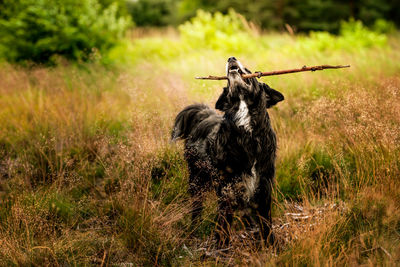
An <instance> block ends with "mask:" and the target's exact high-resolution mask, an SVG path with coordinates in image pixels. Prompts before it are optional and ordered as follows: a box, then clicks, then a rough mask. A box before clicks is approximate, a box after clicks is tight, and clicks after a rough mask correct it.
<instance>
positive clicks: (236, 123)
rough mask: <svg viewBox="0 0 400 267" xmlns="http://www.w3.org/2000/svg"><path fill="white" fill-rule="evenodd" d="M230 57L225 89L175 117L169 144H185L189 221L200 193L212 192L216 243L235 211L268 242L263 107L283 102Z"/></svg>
mask: <svg viewBox="0 0 400 267" xmlns="http://www.w3.org/2000/svg"><path fill="white" fill-rule="evenodd" d="M249 73H251V72H250V71H249V70H248V69H246V68H244V67H243V66H242V65H241V64H240V62H239V61H238V60H236V58H234V57H231V58H229V59H228V63H227V76H228V86H227V87H225V88H224V91H223V93H222V94H221V96H220V97H219V99H218V101H217V103H216V105H215V107H216V109H219V110H221V111H223V112H224V114H223V115H219V114H217V113H216V112H215V111H214V110H213V109H210V108H209V107H208V106H206V105H202V104H194V105H190V106H188V107H186V108H185V109H184V110H182V111H181V112H180V113H179V114H178V115H177V117H176V119H175V125H174V128H173V131H172V140H173V141H175V140H177V139H179V138H181V139H184V140H185V158H186V160H187V162H188V166H189V172H190V177H189V192H190V194H191V195H192V196H193V209H192V220H193V221H196V220H197V219H198V217H199V215H200V214H201V211H202V193H203V192H204V191H206V190H208V189H211V188H214V189H215V191H216V193H217V196H218V214H219V218H218V224H219V227H220V230H221V231H218V234H217V238H218V239H219V241H220V242H222V243H225V242H226V241H228V242H229V225H230V224H231V222H232V219H233V213H234V211H235V210H241V211H245V213H246V214H245V216H243V219H244V221H246V222H248V223H251V222H252V218H257V221H258V223H259V225H260V231H261V235H262V237H263V238H264V239H265V240H267V239H268V240H269V241H270V242H273V237H272V233H271V191H272V185H273V179H274V175H275V154H276V147H277V146H276V136H275V133H274V131H273V129H272V127H271V124H270V119H269V116H268V112H267V108H269V107H271V106H273V105H275V104H276V103H278V102H280V101H282V100H283V99H284V97H283V95H282V94H281V93H279V92H278V91H275V90H274V89H272V88H270V87H269V86H268V85H266V84H265V83H259V82H258V81H257V79H256V78H249V79H243V78H242V76H241V75H242V74H249Z"/></svg>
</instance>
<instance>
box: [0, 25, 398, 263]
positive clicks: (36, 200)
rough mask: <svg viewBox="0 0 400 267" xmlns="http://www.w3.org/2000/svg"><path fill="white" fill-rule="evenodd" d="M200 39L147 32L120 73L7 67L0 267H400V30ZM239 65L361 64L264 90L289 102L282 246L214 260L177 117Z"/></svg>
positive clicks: (277, 119)
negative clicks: (175, 130) (195, 207)
mask: <svg viewBox="0 0 400 267" xmlns="http://www.w3.org/2000/svg"><path fill="white" fill-rule="evenodd" d="M247 26H248V27H250V28H251V25H247ZM190 30H191V29H188V28H186V29H181V33H180V35H178V33H176V32H175V31H166V32H159V31H155V32H153V33H152V34H150V35H149V34H147V35H146V34H145V35H143V34H138V33H137V32H135V33H133V34H132V37H131V39H128V40H126V41H125V42H124V43H122V44H121V45H120V46H119V47H117V48H115V49H114V50H113V51H111V52H110V55H107V57H106V58H105V59H104V60H105V61H106V62H111V61H112V62H117V63H113V64H111V63H110V64H109V65H107V66H104V65H100V64H96V63H92V64H87V65H83V66H75V65H72V64H69V63H61V64H60V65H59V66H57V67H53V68H42V67H36V68H32V69H23V68H20V67H17V66H14V65H9V64H7V63H2V64H1V65H0V81H1V82H0V200H1V205H0V264H1V265H22V266H27V265H33V266H44V265H52V266H60V265H63V266H69V265H72V266H76V265H78V266H81V265H102V266H105V265H110V266H113V265H114V266H115V265H117V266H142V265H163V266H165V265H167V266H168V265H174V266H176V265H206V266H207V265H212V266H214V265H229V264H242V265H263V264H266V265H287V266H292V265H301V266H322V265H323V266H326V265H335V266H336V265H339V266H340V265H371V266H375V265H389V266H391V265H398V264H400V212H399V210H400V180H399V177H400V63H399V62H400V52H399V51H400V36H399V35H398V33H392V34H390V35H387V36H386V35H381V34H375V33H371V32H366V30H363V29H358V30H357V29H356V30H354V31H353V32H352V35H350V34H348V35H346V34H345V33H343V34H342V35H341V36H338V37H335V36H331V35H329V34H325V33H321V34H312V35H311V36H291V35H289V34H283V33H281V34H278V33H260V32H258V31H256V30H254V29H252V30H248V31H243V32H240V34H236V35H233V36H231V37H229V36H223V35H222V36H221V35H218V34H215V35H211V37H210V39H209V40H208V39H206V40H205V39H204V36H203V37H202V36H200V37H198V39H196V38H197V37H193V35H191V32H190ZM233 30H235V29H233ZM363 31H365V32H363ZM368 34H369V35H368ZM371 34H372V35H371ZM374 34H375V35H374ZM207 36H208V35H207ZM185 38H186V39H185ZM196 40H197V41H196ZM201 40H203V41H204V43H202V42H201ZM232 55H234V56H236V57H237V58H238V59H239V60H241V61H242V62H243V63H244V65H246V66H248V67H249V68H250V69H251V70H253V71H256V70H263V71H267V70H278V69H287V68H296V67H301V66H303V65H308V66H311V65H320V64H332V65H335V64H350V65H351V68H350V69H343V70H326V71H322V72H314V73H311V72H309V73H300V74H291V75H285V76H274V77H269V78H262V81H264V82H266V83H268V84H269V85H270V86H271V87H272V88H275V89H277V90H279V91H280V92H282V93H283V94H284V95H285V101H284V102H282V103H280V104H279V105H277V107H274V108H273V109H271V110H270V115H271V119H272V123H273V127H274V129H275V130H276V133H277V136H278V146H279V150H278V160H277V163H276V166H277V176H276V187H275V191H274V203H273V222H274V231H275V233H276V235H277V238H278V240H279V245H278V246H277V247H275V248H270V247H263V246H262V245H259V244H257V243H256V242H254V241H253V240H252V238H251V235H250V234H248V233H244V232H243V231H242V230H241V229H240V227H237V228H238V229H237V232H236V233H235V234H234V235H235V236H234V238H233V242H232V245H231V247H230V248H229V249H228V250H225V251H217V250H216V249H215V247H214V244H213V241H212V236H213V234H212V233H213V231H214V224H213V222H214V220H215V218H216V210H215V203H216V199H215V196H214V195H213V194H212V193H210V194H209V197H208V200H207V207H206V211H205V214H204V215H203V220H202V221H201V222H200V224H199V225H197V226H196V227H195V228H192V227H190V216H189V205H190V201H189V197H188V194H187V192H186V188H187V177H188V173H187V169H186V165H185V161H184V158H183V150H182V144H180V143H178V144H177V145H174V144H170V143H169V135H170V131H171V126H172V122H173V119H174V117H175V115H176V114H177V112H179V110H180V109H181V108H183V107H184V106H185V105H188V104H191V103H193V102H204V103H207V104H209V105H214V103H215V101H216V99H217V98H218V96H219V94H220V92H221V90H222V87H223V86H224V83H225V82H223V81H199V80H194V79H193V77H195V76H206V75H209V74H213V75H222V74H224V70H225V62H226V59H227V58H228V57H229V56H232ZM237 225H238V226H239V223H237Z"/></svg>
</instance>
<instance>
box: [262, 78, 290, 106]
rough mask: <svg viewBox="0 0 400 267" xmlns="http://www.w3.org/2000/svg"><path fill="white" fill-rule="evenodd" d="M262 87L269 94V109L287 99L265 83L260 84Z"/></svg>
mask: <svg viewBox="0 0 400 267" xmlns="http://www.w3.org/2000/svg"><path fill="white" fill-rule="evenodd" d="M260 87H261V88H262V89H263V90H264V92H265V93H266V94H267V108H270V107H272V106H274V105H276V104H277V103H278V102H281V101H282V100H284V99H285V97H284V96H283V95H282V94H281V93H280V92H278V91H276V90H275V89H272V88H271V87H269V86H268V85H267V84H265V83H260Z"/></svg>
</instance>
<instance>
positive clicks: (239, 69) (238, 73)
mask: <svg viewBox="0 0 400 267" xmlns="http://www.w3.org/2000/svg"><path fill="white" fill-rule="evenodd" d="M243 74H251V71H250V70H249V69H247V68H245V67H243V65H242V64H241V63H240V61H239V60H237V59H236V58H235V57H230V58H229V59H228V62H227V64H226V76H227V77H228V85H227V86H226V87H225V88H224V91H223V93H222V94H221V96H220V97H219V99H218V101H217V103H216V105H215V107H216V108H217V109H219V110H222V111H227V110H228V109H229V108H231V107H232V104H233V102H236V101H235V100H239V99H241V98H247V97H249V98H253V99H256V98H260V99H261V98H265V107H266V108H270V107H272V106H274V105H276V104H277V103H278V102H280V101H282V100H283V99H284V97H283V95H282V94H281V93H280V92H278V91H276V90H274V89H272V88H270V87H269V86H268V85H267V84H265V83H260V82H258V80H257V79H256V78H247V79H244V78H243V77H242V75H243Z"/></svg>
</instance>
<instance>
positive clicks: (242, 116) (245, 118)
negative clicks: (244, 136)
mask: <svg viewBox="0 0 400 267" xmlns="http://www.w3.org/2000/svg"><path fill="white" fill-rule="evenodd" d="M235 122H236V125H237V126H238V127H239V126H243V127H244V129H246V131H249V132H251V131H252V128H251V125H250V114H249V109H248V108H247V105H246V102H245V101H244V100H240V105H239V109H238V111H237V112H236V115H235Z"/></svg>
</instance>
